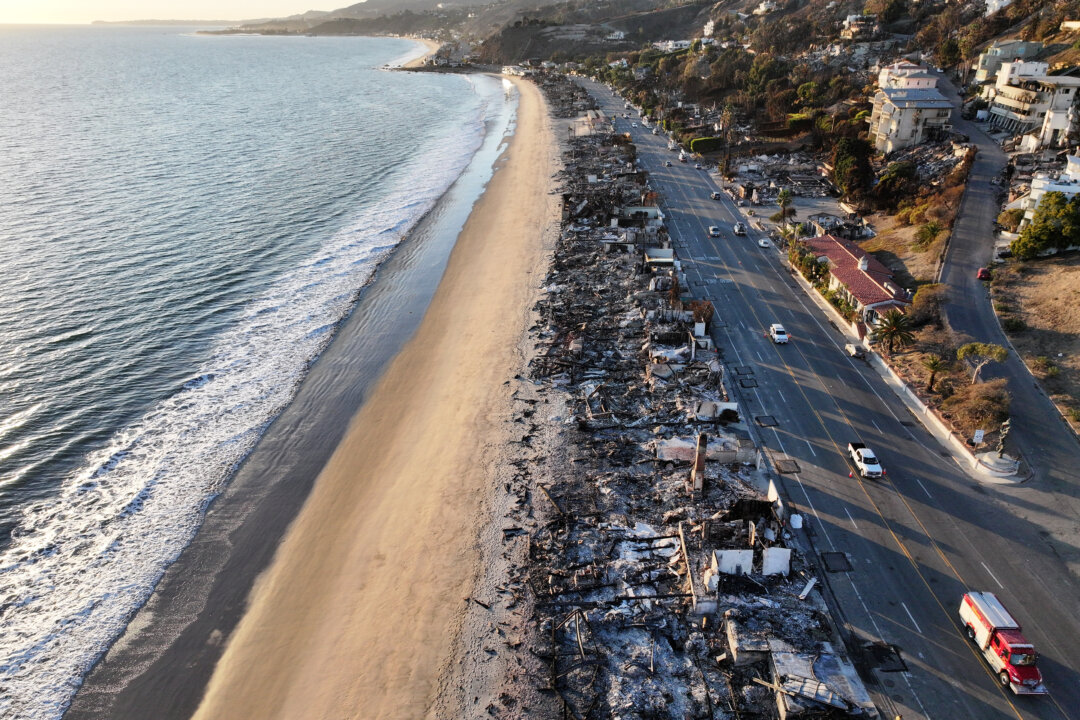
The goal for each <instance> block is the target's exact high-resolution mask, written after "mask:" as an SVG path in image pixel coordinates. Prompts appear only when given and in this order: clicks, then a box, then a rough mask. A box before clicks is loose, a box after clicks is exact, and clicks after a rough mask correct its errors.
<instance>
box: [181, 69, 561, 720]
mask: <svg viewBox="0 0 1080 720" xmlns="http://www.w3.org/2000/svg"><path fill="white" fill-rule="evenodd" d="M518 88H519V91H520V93H521V99H520V105H519V108H518V115H517V127H516V133H515V135H514V137H513V139H512V141H511V143H510V145H509V148H508V150H507V151H506V153H504V155H503V156H502V158H501V159H500V161H499V164H500V166H499V168H498V169H497V171H496V173H495V175H494V176H493V178H492V180H491V181H490V183H489V184H488V187H487V190H486V191H485V193H484V195H483V197H482V198H481V199H480V201H479V202H478V203H477V204H476V206H475V207H474V209H473V212H472V214H471V215H470V217H469V220H468V222H467V223H466V225H465V228H464V230H463V232H462V234H461V236H460V237H459V239H458V242H457V244H456V246H455V248H454V251H453V253H452V255H451V257H450V261H449V264H448V266H447V269H446V272H445V274H444V276H443V278H442V281H441V283H440V285H439V288H438V290H437V291H436V294H435V297H434V299H433V301H432V304H431V306H430V308H429V309H428V312H427V313H426V315H425V317H424V320H423V321H422V323H421V325H420V328H419V330H418V331H417V334H416V335H415V336H414V337H413V338H412V339H411V340H410V341H409V342H408V343H407V344H406V346H405V348H404V349H403V351H402V352H401V353H400V354H399V355H398V356H397V357H396V358H395V359H394V360H393V362H392V363H391V365H390V367H389V368H388V369H387V371H386V373H385V375H384V376H383V377H382V379H381V380H380V381H379V383H378V385H377V387H376V389H375V391H374V392H373V394H372V395H371V396H370V397H369V399H368V400H367V402H366V404H365V405H364V406H363V407H362V409H361V410H360V412H359V413H358V415H357V416H356V417H355V418H354V419H353V421H352V423H351V424H350V427H349V429H348V431H347V432H346V435H345V438H344V440H343V441H342V442H341V444H340V445H339V446H338V448H337V449H336V451H335V452H334V454H333V456H332V458H331V460H330V462H329V464H328V465H327V466H326V468H325V469H324V470H323V472H322V473H321V474H320V476H319V477H318V479H317V480H316V482H315V486H314V489H313V491H312V494H311V496H310V497H309V499H308V501H307V502H306V504H305V506H304V508H303V510H302V511H301V513H300V515H299V516H298V517H297V519H296V520H295V522H294V523H293V525H292V526H291V528H290V529H289V531H288V533H287V535H286V537H285V539H284V541H283V542H282V544H281V545H280V547H279V548H278V551H277V554H276V556H275V558H274V560H273V562H272V563H271V565H270V568H269V569H268V570H267V571H266V572H265V573H264V575H263V576H262V577H261V578H260V580H259V582H258V583H257V585H256V587H255V590H254V591H253V592H252V595H251V597H250V599H249V605H248V609H247V611H246V613H245V614H244V616H243V618H242V620H241V621H240V624H239V626H238V627H237V629H236V631H235V632H234V633H233V635H232V637H231V638H230V639H229V641H228V644H227V647H226V650H225V653H224V655H223V657H222V659H221V661H220V662H219V663H218V665H217V668H216V669H215V672H214V674H213V676H212V678H211V681H210V684H209V686H208V689H207V693H206V696H205V698H204V700H203V703H202V705H201V706H200V708H199V710H198V712H197V713H196V715H195V717H197V718H207V719H209V718H234V717H259V718H296V717H325V718H344V717H364V718H417V717H424V716H438V715H441V713H435V711H434V710H433V708H434V706H435V703H436V697H437V696H438V695H439V687H440V682H439V681H440V677H441V676H444V675H445V672H446V668H447V667H448V666H449V665H450V664H451V663H450V660H451V655H452V653H453V652H454V649H455V646H456V643H457V638H458V635H459V630H460V628H461V623H462V619H463V617H464V613H465V604H464V599H465V598H467V597H469V596H470V593H471V592H472V591H473V587H474V584H475V582H476V581H477V578H478V577H479V576H480V574H481V572H482V567H481V559H482V558H483V557H484V556H485V553H490V550H491V549H490V548H487V549H485V548H484V547H482V544H481V541H480V538H481V531H482V529H484V528H485V527H486V526H488V525H490V518H489V516H488V508H489V507H490V505H491V501H492V492H493V489H494V482H495V477H496V474H497V473H495V472H494V468H497V467H498V464H499V458H500V457H501V456H502V454H503V453H504V452H505V447H506V441H507V440H508V439H509V435H508V433H509V431H510V428H509V427H508V424H507V419H508V418H509V416H510V402H511V401H510V394H511V388H510V384H509V383H508V381H509V380H510V379H511V378H512V376H513V375H514V374H515V373H516V372H517V371H518V370H519V369H520V368H521V366H522V363H523V358H522V355H521V346H520V341H521V338H522V337H523V334H524V331H525V326H526V322H527V320H528V318H529V313H530V310H529V308H530V306H531V304H532V300H533V298H534V297H535V293H536V292H537V288H538V286H539V284H540V282H541V280H542V273H543V270H544V267H545V258H546V253H547V251H548V250H549V249H550V247H551V244H552V241H553V240H554V235H555V233H556V232H557V219H558V217H557V202H556V200H557V199H556V198H555V197H553V196H551V195H550V194H549V191H550V182H551V176H552V174H553V172H554V170H555V167H556V162H557V155H556V152H557V151H556V147H555V141H554V136H553V133H552V130H551V121H550V120H549V118H548V114H547V111H546V107H545V104H544V100H543V98H542V96H541V94H540V92H539V91H538V90H537V89H536V87H535V86H533V85H532V84H530V83H526V82H519V83H518ZM443 705H444V703H443Z"/></svg>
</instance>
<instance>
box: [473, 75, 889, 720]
mask: <svg viewBox="0 0 1080 720" xmlns="http://www.w3.org/2000/svg"><path fill="white" fill-rule="evenodd" d="M571 87H573V86H571ZM546 89H547V92H548V98H549V102H551V103H552V104H553V105H554V106H556V107H555V108H554V110H555V114H556V115H558V113H559V107H558V106H559V103H560V98H569V99H570V101H571V102H576V101H574V100H573V98H574V93H573V91H572V90H567V89H565V88H564V89H562V90H561V91H560V92H559V93H553V91H552V89H551V87H547V88H546ZM561 181H562V184H563V189H562V192H563V201H564V219H563V226H562V232H561V237H560V239H559V241H558V243H557V247H556V249H555V251H554V257H553V259H552V263H551V266H550V269H549V272H548V275H547V278H546V281H545V286H544V291H543V294H542V298H541V299H540V301H539V302H538V304H537V306H536V308H535V311H536V316H537V324H536V325H535V326H534V327H533V334H534V337H535V341H536V353H535V356H534V357H533V359H532V361H531V366H530V377H529V378H522V381H523V382H522V383H521V385H522V388H523V390H522V392H523V393H524V394H529V395H533V396H534V397H531V398H525V400H524V401H525V402H527V403H528V406H529V408H530V409H529V410H528V411H527V412H526V413H525V415H526V416H528V417H527V420H528V422H530V423H532V424H531V426H530V427H531V431H530V433H529V434H528V435H526V436H525V437H524V438H523V441H522V442H523V444H524V445H526V447H528V448H530V450H536V446H535V445H534V443H535V442H536V440H537V437H538V436H539V435H541V434H542V432H543V431H542V430H539V429H538V428H541V427H542V426H543V424H544V421H545V420H546V421H547V424H548V425H549V426H551V427H553V428H554V429H553V430H550V434H551V437H553V438H555V442H556V443H557V444H558V446H559V449H558V451H553V452H551V453H550V456H549V457H548V461H547V463H546V465H545V464H542V466H543V467H544V469H543V471H542V472H541V473H540V474H541V477H534V478H532V483H531V484H529V485H528V487H529V490H519V491H518V492H519V493H521V494H522V497H528V498H529V499H530V500H534V505H535V508H536V509H537V511H538V517H534V516H533V513H532V511H529V515H530V519H531V520H532V521H531V522H529V523H522V524H523V525H525V526H526V527H514V528H511V529H510V530H509V532H510V533H511V534H512V535H513V536H515V537H519V538H520V539H521V540H523V541H525V542H527V558H528V559H527V562H526V563H525V567H523V568H521V569H520V572H519V574H518V576H517V577H516V578H515V580H514V583H515V584H514V588H515V592H520V593H521V594H523V595H528V597H529V603H526V604H527V605H528V606H530V607H531V609H532V613H533V618H532V620H533V623H532V627H533V630H534V632H533V633H532V635H533V643H532V645H533V646H532V647H531V648H529V652H530V653H532V655H533V656H534V658H536V659H538V663H534V665H536V666H539V667H542V668H543V670H542V672H541V673H540V676H538V677H534V678H533V682H534V683H536V684H537V685H538V686H539V689H540V690H541V692H542V693H544V694H546V695H547V696H548V697H549V699H551V700H552V702H553V703H554V707H556V708H557V712H558V713H559V716H561V717H566V718H579V719H583V718H625V719H630V718H678V719H679V720H684V719H685V718H741V719H747V720H749V719H754V718H776V717H779V718H788V717H791V718H795V717H798V718H847V717H854V716H858V717H874V716H875V715H876V714H875V712H874V710H873V706H872V704H871V703H870V701H869V698H868V696H867V695H866V692H865V690H864V689H863V688H862V685H861V683H859V681H858V679H857V677H856V676H855V673H854V672H853V671H852V670H851V668H850V665H849V664H848V663H847V661H846V660H845V659H844V657H843V653H842V652H841V651H840V649H839V648H838V647H837V643H836V640H835V638H836V633H835V631H834V628H833V626H832V621H831V619H830V617H829V615H828V612H827V610H826V606H825V604H824V603H823V601H822V599H821V597H820V595H819V593H818V591H817V590H816V589H815V588H814V585H815V583H816V578H815V575H814V570H813V569H812V568H811V566H810V565H809V564H808V562H807V560H806V558H805V556H804V555H803V554H802V553H801V552H799V550H798V548H797V547H796V543H795V539H794V537H793V534H792V532H791V530H792V527H791V526H793V525H796V524H797V523H798V520H799V518H798V516H790V515H787V514H786V513H784V512H783V510H782V508H781V507H780V504H779V503H778V502H777V495H776V490H775V486H774V485H773V484H772V483H771V482H770V481H769V477H770V471H769V469H768V467H767V466H766V462H765V460H764V458H763V456H762V455H761V454H760V453H759V452H758V449H757V448H756V446H755V444H754V441H753V437H752V433H751V432H750V428H749V427H748V424H747V421H746V418H744V417H743V415H742V413H741V411H740V408H739V405H738V402H737V401H736V399H735V398H733V396H732V386H731V381H732V378H730V377H729V374H728V371H727V366H726V365H725V363H724V358H723V357H722V355H721V353H720V352H718V350H717V348H716V347H715V346H714V344H713V341H712V339H711V338H710V335H709V327H710V323H712V322H714V321H715V320H716V309H715V308H713V306H712V305H711V304H710V303H709V302H708V301H707V300H704V299H701V298H695V297H693V296H692V295H691V294H689V293H688V292H687V288H688V284H687V282H686V280H685V277H684V275H683V273H682V271H681V267H680V262H679V259H678V257H677V255H676V253H675V252H674V250H673V249H672V248H671V245H670V243H669V242H668V238H667V234H666V231H665V230H664V224H663V220H664V218H663V213H662V211H661V210H660V208H659V207H658V206H657V204H656V200H657V199H656V196H655V195H654V194H652V193H651V192H650V190H649V188H648V184H647V178H646V177H645V176H644V174H642V173H638V172H637V171H636V170H635V169H634V161H633V149H632V147H630V146H628V145H627V144H625V143H624V142H623V141H622V140H621V139H620V138H619V137H618V136H616V135H614V134H613V133H611V132H610V130H608V131H607V132H595V133H593V134H591V135H587V136H585V137H577V138H574V139H571V140H569V141H568V143H567V146H566V158H565V169H564V170H563V171H562V177H561ZM522 397H524V395H522ZM540 408H543V409H544V411H545V412H551V413H554V414H553V415H551V417H549V418H541V417H536V413H537V412H539V411H540ZM523 419H524V418H523ZM548 450H552V449H551V448H548ZM535 457H539V456H534V458H535ZM521 468H522V474H521V477H524V475H527V474H528V471H527V470H525V469H524V468H525V466H524V465H521ZM523 487H524V486H523ZM508 488H509V486H508ZM529 525H531V527H528V526H529ZM505 532H507V531H506V530H504V533H505ZM489 712H491V713H492V714H493V715H496V716H500V717H503V716H505V717H509V716H512V715H513V713H512V712H511V711H510V710H509V709H507V710H506V711H505V713H502V714H501V713H500V712H499V711H498V709H497V708H494V707H492V708H489Z"/></svg>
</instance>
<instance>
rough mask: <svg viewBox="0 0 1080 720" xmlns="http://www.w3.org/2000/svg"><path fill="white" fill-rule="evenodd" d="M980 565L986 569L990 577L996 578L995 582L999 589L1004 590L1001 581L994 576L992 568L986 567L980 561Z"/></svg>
mask: <svg viewBox="0 0 1080 720" xmlns="http://www.w3.org/2000/svg"><path fill="white" fill-rule="evenodd" d="M979 564H980V565H982V566H983V567H984V568H986V572H988V573H990V577H992V578H994V582H996V583H997V584H998V587H999V588H1001V589H1002V590H1004V589H1005V586H1004V585H1002V584H1001V581H1000V580H998V579H997V576H996V575H994V573H993V572H991V570H990V568H988V567H986V563H984V562H982V561H980V562H979Z"/></svg>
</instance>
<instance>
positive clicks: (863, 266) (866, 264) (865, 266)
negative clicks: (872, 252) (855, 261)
mask: <svg viewBox="0 0 1080 720" xmlns="http://www.w3.org/2000/svg"><path fill="white" fill-rule="evenodd" d="M859 269H860V270H862V271H863V272H866V271H867V270H869V269H870V261H869V260H868V259H867V256H866V255H863V256H862V257H861V258H859Z"/></svg>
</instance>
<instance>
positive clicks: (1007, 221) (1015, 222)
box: [997, 208, 1024, 232]
mask: <svg viewBox="0 0 1080 720" xmlns="http://www.w3.org/2000/svg"><path fill="white" fill-rule="evenodd" d="M1023 219H1024V211H1023V210H1021V209H1020V208H1012V209H1010V210H1003V211H1002V213H1001V214H1000V215H998V219H997V221H998V225H1000V226H1001V227H1003V228H1005V229H1006V230H1008V231H1009V232H1016V230H1017V229H1018V228H1019V227H1020V221H1021V220H1023Z"/></svg>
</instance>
